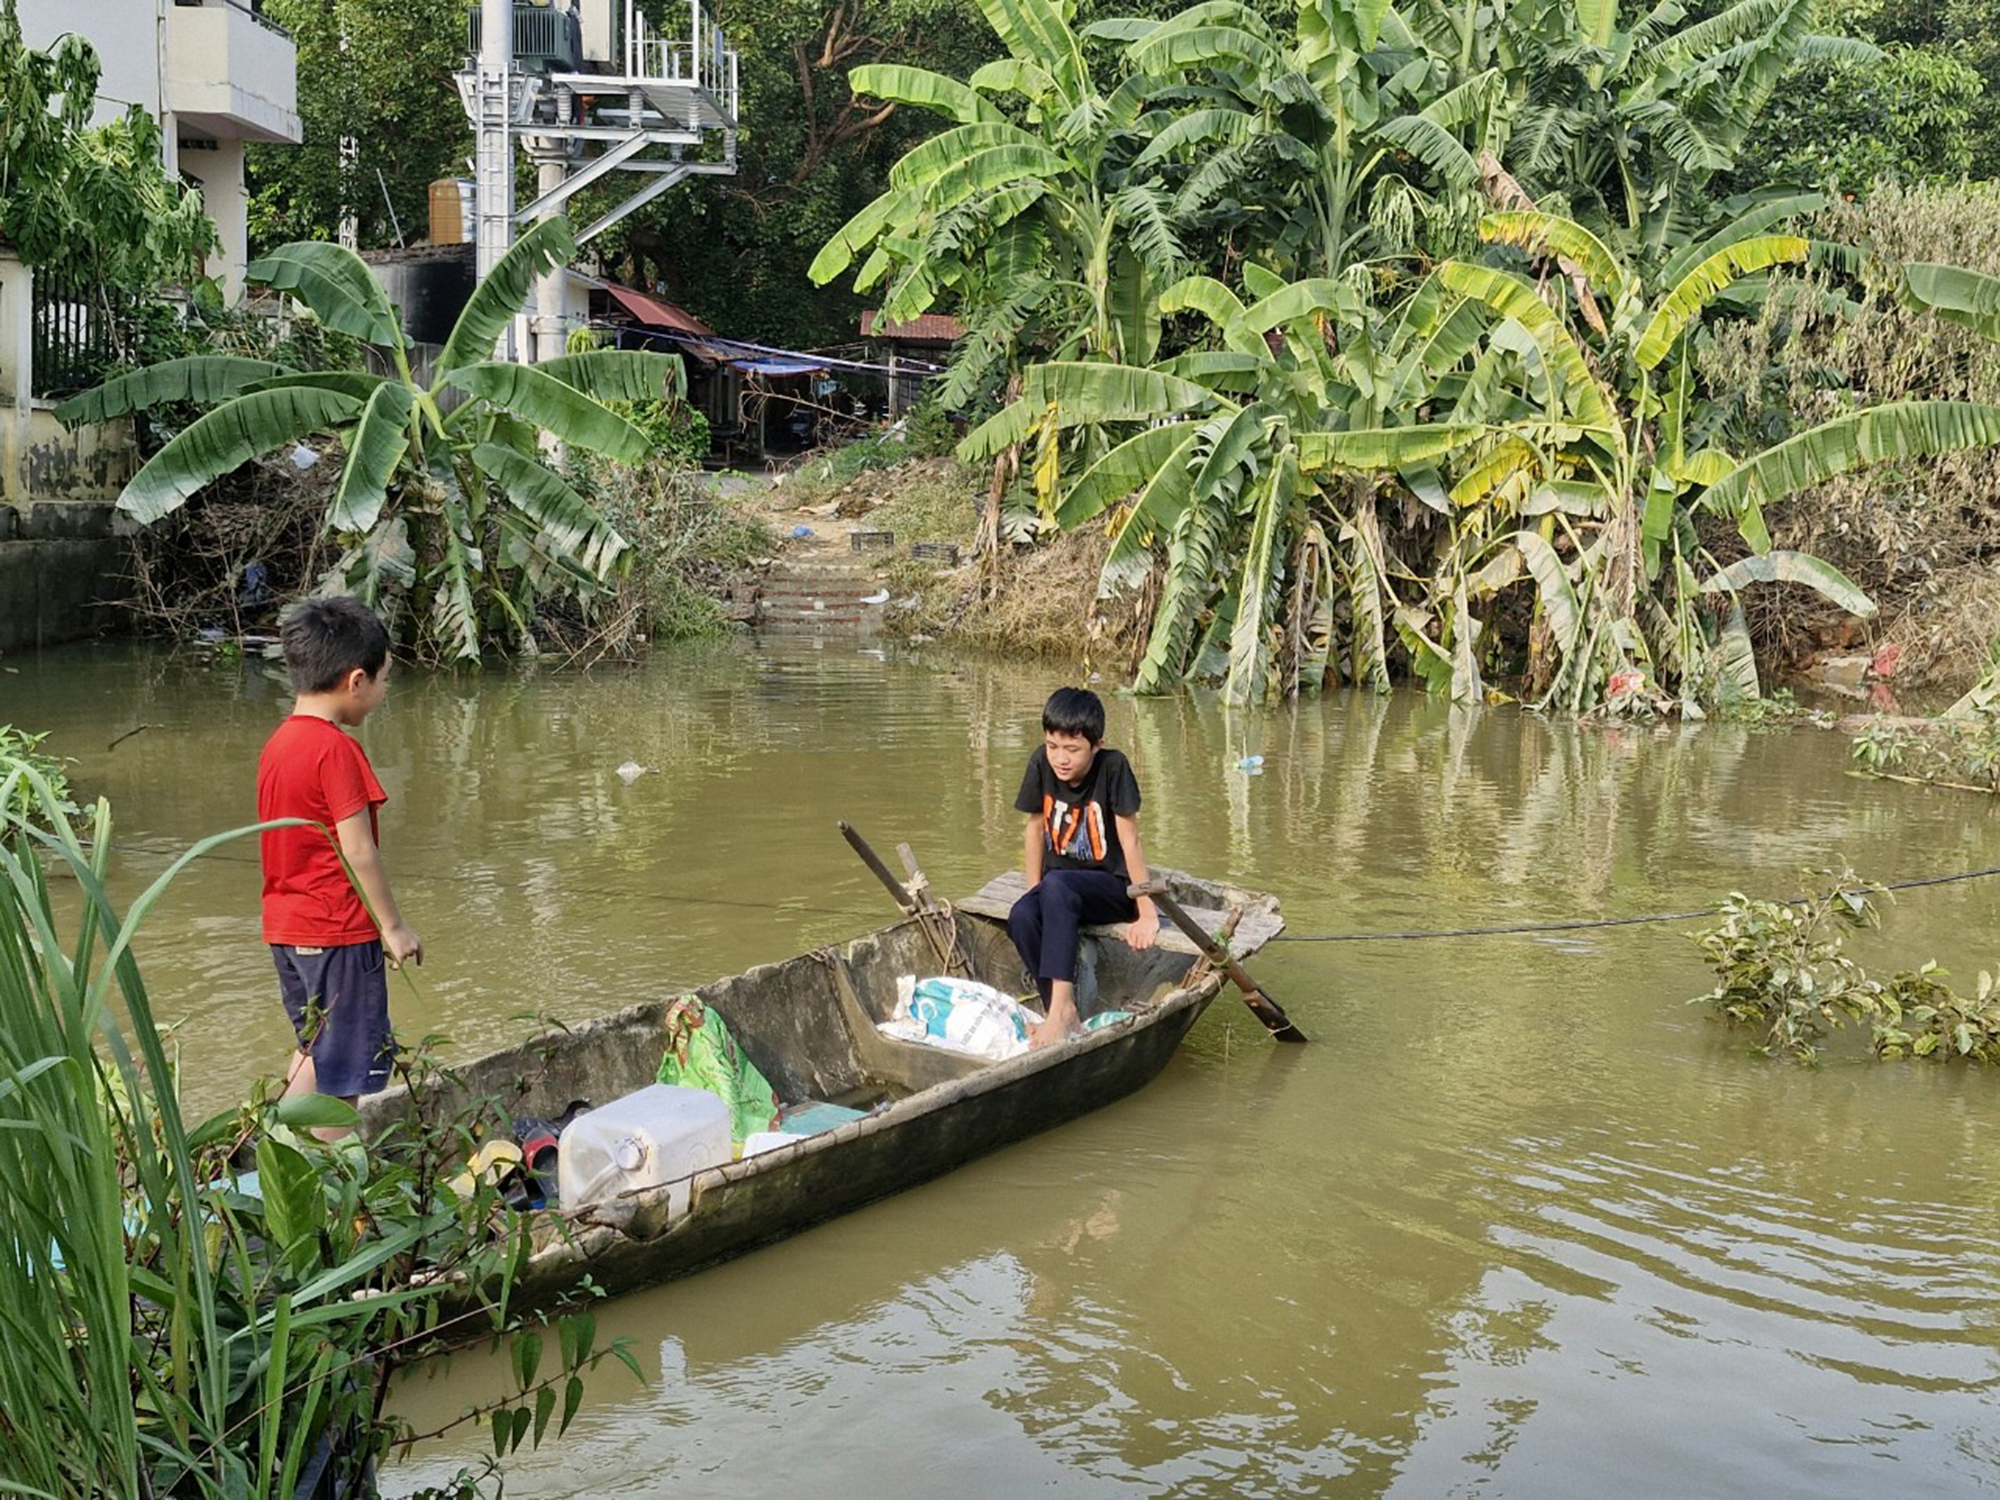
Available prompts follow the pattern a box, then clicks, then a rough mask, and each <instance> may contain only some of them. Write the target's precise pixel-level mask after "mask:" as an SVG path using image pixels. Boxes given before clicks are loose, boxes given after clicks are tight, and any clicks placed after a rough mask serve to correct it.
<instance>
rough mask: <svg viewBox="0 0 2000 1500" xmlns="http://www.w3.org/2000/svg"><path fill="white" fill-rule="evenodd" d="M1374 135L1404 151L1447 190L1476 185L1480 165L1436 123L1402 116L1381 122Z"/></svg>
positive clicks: (1416, 117)
mask: <svg viewBox="0 0 2000 1500" xmlns="http://www.w3.org/2000/svg"><path fill="white" fill-rule="evenodd" d="M1375 133H1376V134H1377V135H1378V136H1380V137H1381V138H1382V139H1383V140H1384V141H1387V142H1388V143H1389V144H1390V145H1392V146H1394V147H1396V148H1397V149H1398V150H1399V151H1407V152H1408V153H1409V154H1410V155H1411V156H1414V157H1416V158H1417V160H1419V161H1421V162H1422V163H1423V164H1424V165H1425V166H1427V167H1429V168H1430V169H1431V170H1432V171H1433V172H1435V173H1437V175H1438V176H1439V177H1440V178H1442V179H1443V181H1444V183H1445V185H1446V186H1447V187H1452V188H1457V189H1458V190H1459V191H1461V192H1463V191H1465V190H1467V189H1469V188H1472V187H1474V186H1476V185H1477V183H1478V182H1479V164H1478V162H1476V161H1475V160H1473V156H1472V153H1471V152H1470V151H1468V150H1466V149H1465V147H1464V145H1463V144H1461V143H1460V141H1459V139H1458V137H1456V136H1455V135H1453V134H1452V133H1451V132H1450V131H1449V130H1446V129H1445V128H1444V126H1442V125H1440V124H1438V122H1437V121H1435V120H1432V119H1429V118H1427V117H1426V116H1423V115H1402V116H1399V117H1398V118H1396V119H1393V120H1384V121H1383V122H1382V123H1381V124H1380V125H1378V126H1376V127H1375Z"/></svg>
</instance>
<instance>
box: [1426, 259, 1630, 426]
mask: <svg viewBox="0 0 2000 1500" xmlns="http://www.w3.org/2000/svg"><path fill="white" fill-rule="evenodd" d="M1437 276H1438V280H1439V281H1440V282H1442V283H1443V284H1444V285H1445V286H1448V287H1450V288H1451V289H1452V290H1453V291H1455V292H1461V293H1463V294H1464V295H1465V296H1468V297H1471V298H1474V299H1476V300H1477V301H1480V302H1484V303H1485V304H1486V305H1487V306H1488V307H1490V308H1492V309H1493V310H1494V311H1495V312H1497V313H1499V314H1500V315H1501V316H1502V317H1505V318H1512V319H1513V320H1514V321H1515V322H1517V323H1519V324H1520V325H1521V326H1522V327H1523V328H1525V329H1526V330H1527V331H1528V336H1529V337H1530V338H1532V339H1534V341H1535V345H1536V347H1537V348H1539V349H1540V350H1541V351H1542V355H1543V357H1544V358H1545V359H1546V360H1547V361H1548V362H1549V365H1550V367H1551V368H1552V369H1554V370H1555V371H1557V372H1558V373H1560V375H1561V376H1562V385H1563V395H1564V396H1565V397H1566V398H1567V401H1568V405H1569V409H1570V410H1571V411H1572V412H1574V413H1575V414H1576V417H1577V419H1578V420H1579V421H1580V422H1582V423H1583V424H1584V425H1586V426H1590V427H1598V428H1604V429H1608V428H1610V426H1611V408H1610V404H1609V403H1608V402H1607V401H1606V400H1605V396H1604V391H1603V389H1602V388H1601V387H1600V386H1599V385H1598V383H1597V381H1596V379H1595V377H1593V376H1592V375H1591V373H1590V364H1589V362H1588V361H1587V360H1585V359H1584V357H1583V351H1582V349H1581V348H1579V347H1578V345H1577V342H1576V340H1575V339H1574V338H1572V337H1571V336H1570V333H1569V330H1568V329H1566V328H1565V327H1563V325H1562V320H1561V319H1560V318H1558V317H1557V316H1556V313H1555V310H1554V309H1553V308H1551V307H1550V306H1549V305H1548V303H1546V302H1544V301H1543V300H1542V299H1541V298H1540V297H1538V296H1537V295H1536V294H1535V289H1534V288H1533V287H1531V286H1529V285H1528V283H1527V282H1525V281H1523V280H1521V278H1520V277H1518V276H1511V275H1509V274H1508V273H1507V272H1505V271H1496V270H1494V269H1492V268H1491V267H1489V266H1475V265H1471V264H1469V263H1467V262H1465V261H1447V262H1446V263H1445V264H1444V265H1442V266H1440V267H1438V271H1437ZM1551 394H1553V393H1551Z"/></svg>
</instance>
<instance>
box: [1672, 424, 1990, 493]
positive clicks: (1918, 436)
mask: <svg viewBox="0 0 2000 1500" xmlns="http://www.w3.org/2000/svg"><path fill="white" fill-rule="evenodd" d="M1995 444H2000V406H1988V405H1983V404H1980V403H1978V402H1971V401H1899V402H1894V403H1891V404H1889V405H1886V406H1876V407H1871V408H1869V409H1868V410H1866V411H1859V412H1854V413H1852V414H1850V415H1848V416H1844V417H1835V418H1834V419H1833V420H1832V421H1830V422H1822V423H1821V424H1820V425H1819V426H1817V427H1810V428H1808V429H1806V431H1804V432H1802V433H1799V434H1798V435H1797V436H1796V437H1791V438H1787V439H1786V440H1785V441H1784V442H1782V443H1779V444H1777V445H1776V446H1775V447H1771V448H1766V449H1765V450H1764V451H1763V452H1762V453H1759V454H1756V455H1755V456H1753V457H1751V458H1748V459H1746V460H1745V461H1744V462H1743V463H1741V464H1739V465H1738V466H1737V467H1736V468H1735V469H1734V470H1733V471H1732V472H1731V473H1730V474H1729V475H1727V476H1726V477H1725V478H1723V479H1722V480H1720V481H1719V482H1717V483H1715V484H1712V485H1710V486H1709V487H1708V491H1707V493H1706V494H1704V495H1703V496H1702V501H1701V503H1702V504H1703V505H1706V506H1708V507H1710V508H1711V509H1714V510H1716V511H1719V512H1721V513H1722V514H1724V515H1730V516H1734V515H1737V514H1739V513H1740V512H1741V511H1742V510H1743V508H1744V507H1745V505H1747V504H1748V503H1749V502H1751V501H1753V500H1757V501H1763V502H1766V503H1768V502H1770V501H1773V500H1780V499H1783V498H1785V497H1786V496H1788V495H1794V494H1797V493H1798V492H1799V491H1800V490H1804V489H1810V488H1811V487H1812V486H1813V485H1816V484H1823V483H1824V482H1825V481H1827V480H1829V479H1832V478H1835V477H1836V476H1838V475H1841V474H1845V473H1848V472H1849V471H1850V470H1853V469H1858V468H1861V467H1863V466H1865V465H1867V464H1873V463H1882V462H1885V461H1887V460H1891V459H1904V458H1918V457H1925V456H1928V455H1932V454H1938V453H1956V452H1961V451H1963V450H1965V449H1968V448H1989V447H1992V446H1994V445H1995Z"/></svg>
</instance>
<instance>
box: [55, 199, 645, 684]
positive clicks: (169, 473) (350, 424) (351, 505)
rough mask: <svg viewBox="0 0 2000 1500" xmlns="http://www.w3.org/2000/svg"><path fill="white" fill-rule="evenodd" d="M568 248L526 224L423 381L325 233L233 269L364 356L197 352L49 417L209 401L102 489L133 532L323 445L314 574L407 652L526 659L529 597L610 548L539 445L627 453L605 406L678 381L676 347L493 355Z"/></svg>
mask: <svg viewBox="0 0 2000 1500" xmlns="http://www.w3.org/2000/svg"><path fill="white" fill-rule="evenodd" d="M575 254H576V244H575V241H574V239H573V238H572V236H571V232H570V228H569V225H568V223H567V222H566V221H565V220H562V219H551V220H545V221H543V222H541V223H539V224H537V225H535V226H534V227H533V228H532V229H530V230H529V231H528V232H527V233H525V234H523V235H522V236H521V238H520V239H519V240H518V241H516V242H515V244H514V246H513V248H512V249H511V250H509V251H508V253H507V254H506V256H505V257H503V258H502V259H501V261H500V263H499V264H498V265H497V266H495V267H494V268H493V270H492V271H491V272H490V273H489V274H488V275H487V276H486V278H485V279H484V280H483V281H481V282H480V284H479V286H478V288H477V289H476V290H475V291H474V292H473V294H472V297H471V299H470V301H468V302H467V304H466V307H465V311H464V312H463V313H462V314H461V315H460V316H459V319H458V322H457V324H456V325H455V326H454V327H453V329H452V332H451V335H450V337H449V338H448V339H447V341H446V343H445V345H444V349H443V351H442V352H441V353H440V354H439V356H438V358H437V361H436V363H435V366H434V367H433V371H432V374H431V378H430V380H429V381H428V382H427V383H426V382H419V381H418V380H417V379H416V377H415V375H414V372H413V370H412V366H411V362H410V354H411V350H410V344H409V341H408V339H407V338H406V337H405V336H404V333H403V330H402V327H401V324H400V322H399V321H398V319H397V316H396V311H395V309H394V307H392V306H391V305H390V302H389V299H388V297H387V295H386V294H385V293H384V292H383V289H382V286H381V284H380V283H379V282H378V281H377V280H376V279H375V276H374V274H373V273H372V272H371V271H370V270H369V269H368V267H367V265H366V264H365V263H364V262H363V261H362V260H361V259H360V257H359V256H357V255H355V254H354V253H353V252H352V251H349V250H345V249H342V248H341V247H339V246H337V245H330V244H324V243H315V242H306V243H300V244H293V245H286V246H283V247H282V248H280V249H278V250H275V251H273V252H272V253H271V254H270V255H268V256H266V257H264V258H263V259H261V260H259V261H256V262H255V263H253V264H252V265H251V266H250V267H249V268H248V270H247V271H246V272H245V278H246V279H247V280H248V281H250V282H252V283H255V284H258V285H263V286H267V287H270V288H271V289H272V290H274V291H278V292H283V293H286V294H288V295H290V296H292V297H295V298H297V299H298V301H299V302H301V303H303V304H304V305H305V307H307V308H308V309H310V310H311V312H312V313H313V315H314V316H316V317H318V318H319V320H320V321H321V322H322V323H323V324H325V325H326V327H328V328H330V329H333V330H336V331H338V332H341V333H346V334H351V335H353V336H354V337H356V338H358V339H360V340H362V341H363V342H365V343H366V344H368V345H369V346H370V347H371V349H372V350H373V351H374V355H375V358H374V359H373V360H372V361H371V363H372V364H375V365H376V366H378V368H375V369H369V368H356V369H345V370H296V369H291V368H288V367H286V366H283V365H280V364H276V363H273V362H271V361H267V360H256V359H242V358H237V357H233V356H227V355H199V356H194V357H191V358H185V359H174V360H168V361H166V362H164V363H161V364H157V365H152V366H149V367H147V368H145V369H142V370H137V371H134V372H132V373H130V374H126V375H121V376H119V377H117V378H115V379H113V380H110V381H107V382H106V383H105V384H103V385H101V386H99V387H97V388H96V389H95V390H91V391H86V392H84V393H83V394H82V395H80V396H76V397H74V398H72V399H71V400H69V401H66V402H64V403H63V404H62V405H61V406H59V407H58V408H57V410H56V414H57V416H58V417H59V418H61V420H62V421H64V422H65V423H68V424H70V425H71V426H76V425H79V424H82V423H87V422H104V421H108V420H110V419H112V418H115V417H119V416H123V415H126V414H127V413H130V412H135V411H144V410H149V409H152V408H155V407H159V406H162V405H165V404H167V403H172V402H193V403H195V404H198V405H202V406H206V407H208V408H210V409H209V410H208V411H207V412H206V413H205V414H204V415H203V416H201V417H200V418H199V419H197V420H196V421H194V422H193V423H191V424H190V425H189V426H188V427H187V428H186V429H184V430H183V431H181V432H180V433H179V434H177V435H176V436H175V437H174V438H173V439H172V440H171V441H170V442H168V443H167V444H166V445H165V446H164V447H162V448H161V449H160V451H159V452H158V453H156V454H154V455H153V457H152V458H151V459H150V460H148V461H147V463H146V464H145V466H144V467H143V468H141V469H140V470H139V472H138V473H137V474H136V475H134V476H133V478H132V480H131V482H130V483H129V484H127V485H126V486H125V489H124V491H123V492H122V493H121V494H120V495H119V497H118V508H119V509H120V510H122V511H124V512H125V513H126V514H127V515H130V516H132V517H133V518H134V519H135V520H138V521H140V522H142V523H148V524H150V523H153V522H157V521H159V520H161V519H162V518H163V517H166V516H168V515H171V514H172V513H173V512H174V511H176V510H178V509H179V508H180V507H181V506H182V505H184V504H186V502H187V501H188V499H189V498H190V497H191V496H193V495H194V494H195V493H196V492H198V491H199V490H201V489H202V488H203V486H205V485H208V484H210V483H212V482H213V481H215V480H217V479H219V478H221V477H223V476H224V475H226V474H228V473H230V472H232V471H233V470H235V469H236V468H238V467H239V466H241V465H242V464H244V463H247V462H248V461H250V460H251V459H253V458H256V457H258V456H260V455H262V454H266V453H270V452H273V451H275V450H278V449H281V448H284V447H286V446H288V445H291V444H295V443H298V442H299V441H301V440H302V439H305V438H308V437H313V436H316V435H317V436H331V437H334V438H336V439H337V440H338V441H339V443H340V446H341V448H342V450H343V452H344V454H345V462H344V464H343V466H342V469H341V473H340V478H339V482H338V483H337V484H336V485H335V487H334V489H333V492H332V495H331V498H330V500H329V502H328V506H327V512H326V527H327V530H328V531H330V532H332V533H334V534H335V535H336V536H337V537H338V538H339V539H340V540H341V542H342V543H343V544H344V552H343V555H342V556H341V559H340V561H339V563H338V565H337V567H336V568H335V570H334V574H333V575H331V576H330V577H329V579H328V582H329V583H333V584H337V585H338V586H340V587H342V588H344V589H346V590H347V591H349V592H352V593H355V594H357V595H359V596H360V597H362V598H363V599H366V600H367V601H369V602H370V603H371V604H375V605H377V606H378V607H380V608H382V609H383V610H384V611H385V613H388V614H389V615H391V616H392V617H397V618H407V619H408V621H409V623H410V626H411V634H412V635H413V636H414V638H415V641H416V643H417V644H418V646H419V647H420V649H423V650H426V651H429V652H433V653H435V654H436V655H438V656H440V657H443V658H454V659H457V660H461V661H470V660H476V659H477V658H478V656H479V654H480V651H481V649H482V647H483V646H484V645H485V644H486V643H487V642H488V641H489V640H497V641H501V642H511V643H513V644H515V645H517V646H519V647H520V648H522V649H526V650H530V651H532V650H533V648H534V637H533V630H532V622H533V619H534V609H535V604H536V601H537V600H538V599H539V598H541V597H543V596H545V595H549V594H569V595H573V596H576V597H580V598H582V599H583V600H585V601H586V602H588V601H589V600H591V599H594V598H595V597H597V596H598V595H599V594H600V593H601V592H602V591H603V590H604V589H605V588H606V586H607V585H608V584H609V583H610V581H611V580H612V578H613V575H614V573H615V571H616V569H617V566H618V563H619V558H620V556H621V555H622V554H623V553H624V551H625V550H626V543H625V541H624V539H623V538H622V537H620V536H619V535H618V533H617V532H616V531H615V530H614V529H613V528H612V527H611V526H610V525H609V524H608V523H607V522H606V521H605V520H604V519H603V518H602V517H601V516H599V515H598V514H597V513H596V512H595V511H594V510H593V509H592V508H591V507H590V505H589V504H588V503H587V502H586V501H585V500H584V498H583V497H582V496H581V495H580V494H578V493H577V491H576V490H575V489H574V488H572V487H571V486H570V484H569V483H568V482H567V481H566V480H564V479H563V477H562V476H561V475H560V474H559V473H557V472H556V470H554V469H552V468H551V467H550V466H549V465H548V464H547V463H546V462H544V455H543V454H542V452H541V451H540V445H541V443H542V441H543V439H544V437H545V436H546V437H547V438H552V439H555V440H557V441H559V442H562V443H567V444H573V445H575V446H577V447H580V448H587V449H590V450H592V451H594V452H598V453H602V454H605V455H606V456H608V457H611V458H613V459H617V460H621V461H624V462H638V461H639V460H641V459H644V458H645V457H646V456H647V454H648V453H649V452H650V450H651V443H650V440H649V439H648V438H647V436H646V434H645V433H644V432H643V431H642V430H641V429H640V428H638V427H637V426H635V425H634V424H633V423H631V422H630V421H628V420H627V419H626V418H625V417H624V416H622V415H620V414H619V413H618V412H616V411H614V410H613V409H612V408H611V407H609V406H607V405H606V404H605V403H606V402H609V401H630V400H640V399H647V398H659V397H661V396H663V395H670V394H678V393H679V391H680V389H681V386H682V379H683V372H682V368H681V363H680V360H679V359H678V358H677V357H675V356H671V355H661V354H649V353H641V352H636V351H630V350H609V349H607V350H594V351H591V352H589V353H584V354H574V355H570V356H567V357H565V358H561V359H556V360H550V361H545V362H544V363H542V364H539V365H516V364H511V363H505V362H502V361H497V360H495V359H493V358H492V355H493V350H494V345H495V343H496V341H497V340H498V338H499V336H500V334H501V332H502V331H503V330H504V329H505V328H506V326H507V324H508V322H509V321H510V320H511V319H512V318H513V317H514V316H515V315H516V313H518V312H519V310H520V308H521V306H522V304H523V303H524V301H525V300H526V298H527V295H528V292H529V289H530V287H531V286H532V285H533V282H534V279H535V277H536V276H537V275H539V274H540V273H542V272H543V271H545V270H549V269H554V268H556V267H560V266H562V265H565V264H567V263H568V261H569V260H570V259H571V258H572V257H573V256H574V255H575ZM384 370H386V372H387V373H382V371H384Z"/></svg>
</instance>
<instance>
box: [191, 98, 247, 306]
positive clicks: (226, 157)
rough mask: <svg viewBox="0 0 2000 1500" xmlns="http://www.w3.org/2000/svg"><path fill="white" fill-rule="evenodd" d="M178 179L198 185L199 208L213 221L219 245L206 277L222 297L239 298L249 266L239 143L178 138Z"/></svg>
mask: <svg viewBox="0 0 2000 1500" xmlns="http://www.w3.org/2000/svg"><path fill="white" fill-rule="evenodd" d="M181 176H183V177H184V178H187V179H188V180H190V181H192V182H197V183H200V184H201V206H202V207H203V208H204V209H205V210H207V212H208V216H209V218H211V219H213V220H214V221H215V233H216V238H217V239H218V240H219V241H220V242H221V243H220V244H218V245H217V246H216V249H215V253H214V254H213V255H211V256H209V258H208V274H209V275H211V276H214V277H218V278H220V280H221V282H222V295H223V296H224V297H225V298H226V299H227V300H228V301H230V302H232V303H233V302H235V301H236V299H237V298H239V297H241V296H242V295H243V268H244V267H245V266H246V265H248V264H249V263H250V235H249V220H250V193H249V190H248V189H247V188H246V187H245V186H244V183H243V142H241V141H233V140H229V139H227V138H224V137H189V136H183V137H182V138H181Z"/></svg>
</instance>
